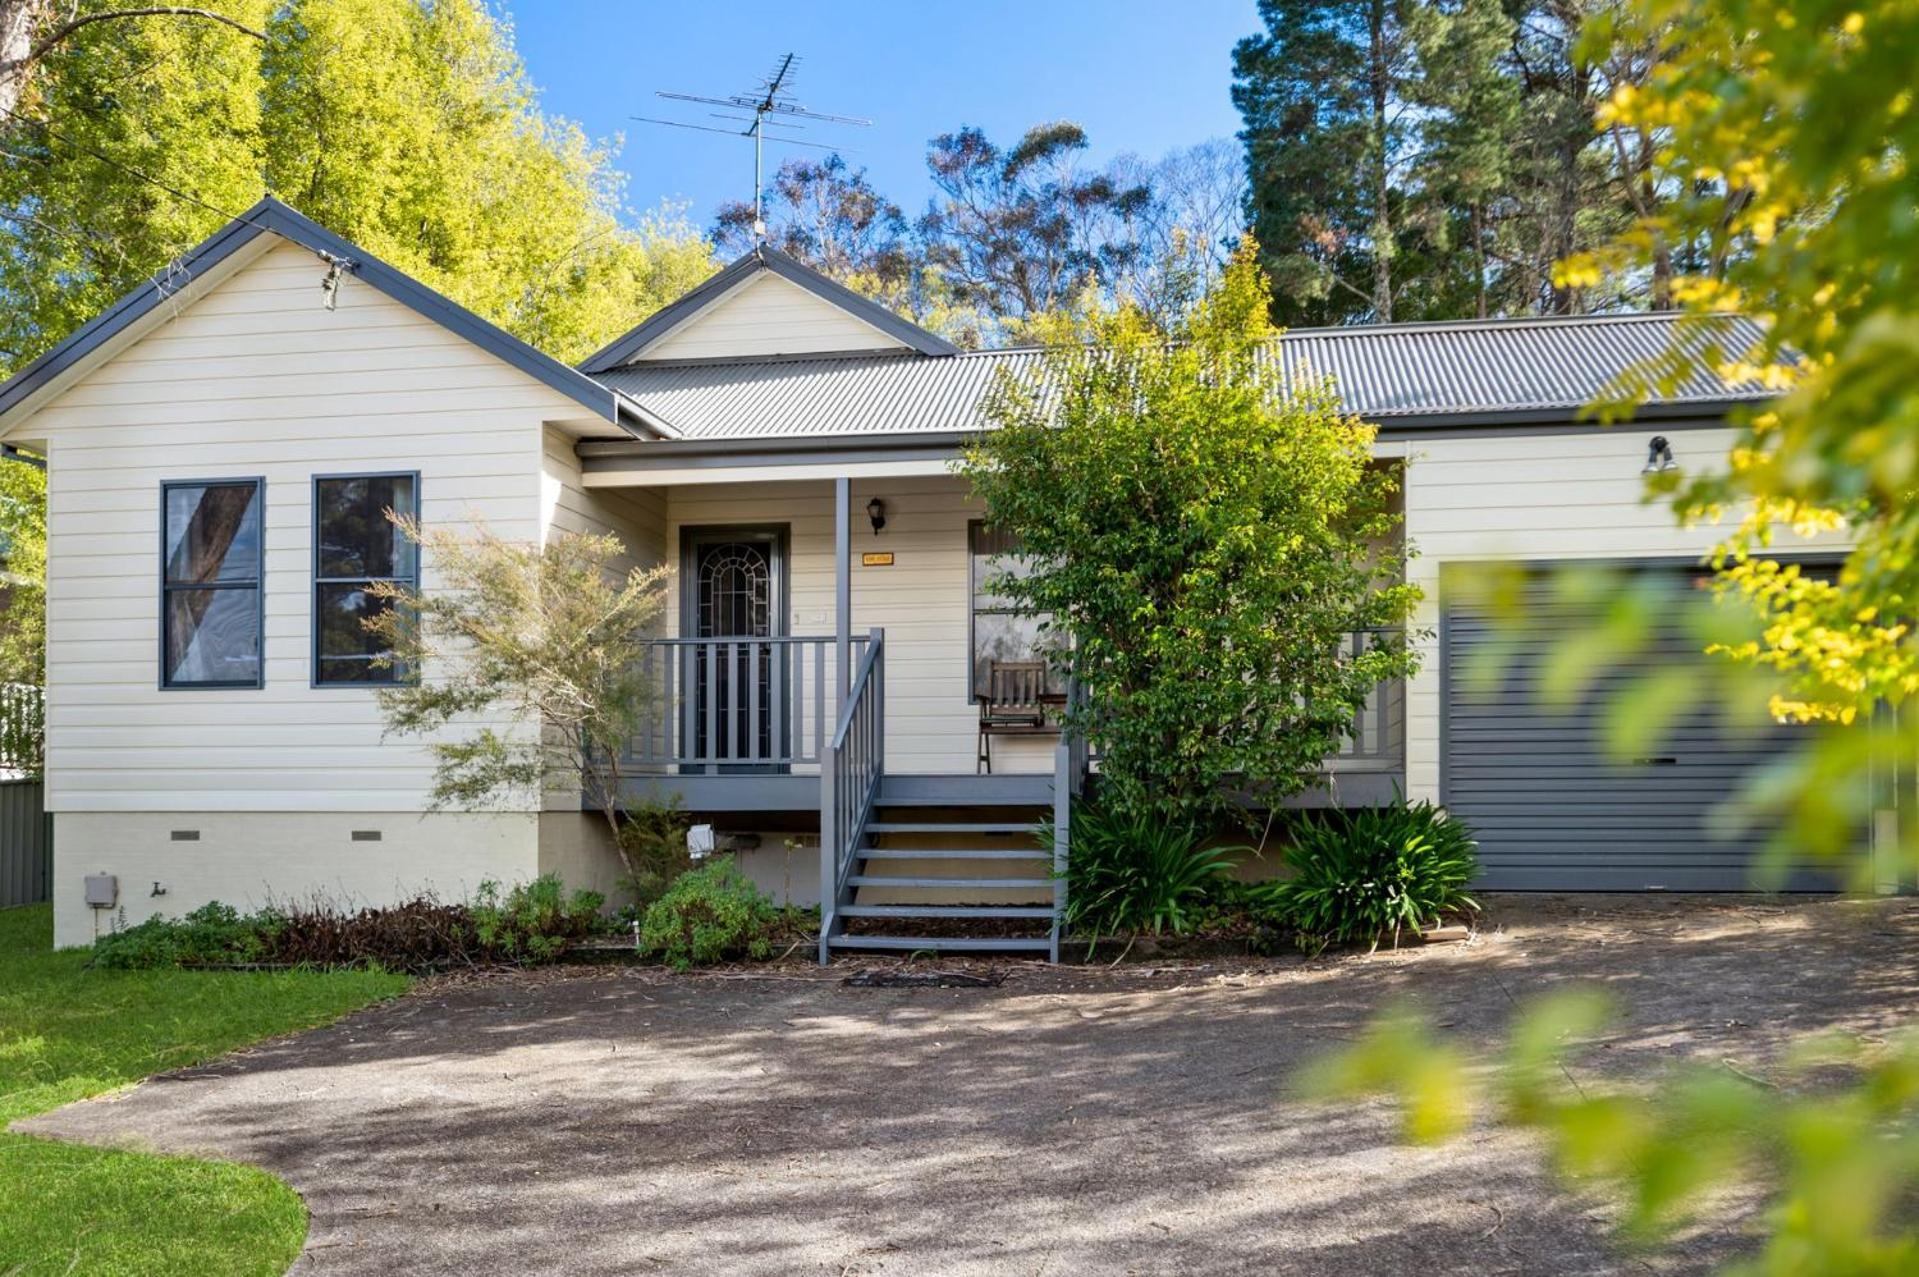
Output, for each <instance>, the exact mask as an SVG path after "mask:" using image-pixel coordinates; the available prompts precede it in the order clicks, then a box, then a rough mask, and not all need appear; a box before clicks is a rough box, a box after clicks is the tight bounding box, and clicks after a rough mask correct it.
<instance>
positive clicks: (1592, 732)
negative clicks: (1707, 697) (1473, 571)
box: [1441, 565, 1831, 891]
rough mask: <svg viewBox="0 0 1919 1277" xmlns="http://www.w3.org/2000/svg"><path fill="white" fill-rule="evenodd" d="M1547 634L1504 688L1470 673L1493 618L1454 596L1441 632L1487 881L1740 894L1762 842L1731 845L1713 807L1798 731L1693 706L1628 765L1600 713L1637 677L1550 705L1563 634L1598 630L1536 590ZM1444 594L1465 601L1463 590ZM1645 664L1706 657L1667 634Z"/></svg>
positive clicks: (1460, 768) (1450, 777)
mask: <svg viewBox="0 0 1919 1277" xmlns="http://www.w3.org/2000/svg"><path fill="white" fill-rule="evenodd" d="M1635 570H1637V571H1641V572H1651V573H1655V574H1657V576H1658V578H1659V579H1661V580H1663V581H1670V582H1671V584H1672V587H1673V589H1674V591H1675V594H1676V595H1677V594H1678V593H1679V592H1682V591H1685V592H1689V586H1690V584H1691V581H1692V577H1693V573H1692V571H1691V570H1689V569H1685V568H1676V567H1673V566H1671V565H1659V566H1653V565H1641V566H1639V567H1637V568H1636V569H1635ZM1528 590H1529V603H1530V604H1531V606H1532V609H1533V615H1534V616H1535V617H1537V618H1539V619H1540V620H1541V625H1540V627H1539V628H1540V629H1541V631H1542V632H1541V633H1539V634H1536V635H1533V636H1530V637H1529V638H1528V639H1527V640H1525V642H1524V643H1523V644H1522V645H1521V646H1520V648H1519V649H1518V650H1517V651H1516V652H1514V653H1513V654H1512V655H1511V658H1510V659H1509V660H1507V661H1506V662H1505V664H1504V667H1503V686H1501V687H1499V688H1498V689H1497V690H1495V691H1487V690H1486V689H1483V688H1479V687H1474V686H1469V682H1470V680H1468V679H1466V678H1464V677H1459V676H1457V675H1458V672H1459V671H1460V670H1461V669H1462V668H1467V667H1468V663H1469V662H1471V661H1472V660H1473V659H1474V655H1475V653H1476V652H1478V651H1481V650H1483V649H1484V648H1485V646H1486V645H1487V644H1489V643H1491V642H1492V641H1493V639H1492V634H1493V624H1494V623H1493V621H1492V619H1491V618H1490V617H1488V616H1487V615H1486V614H1485V612H1484V611H1483V610H1479V609H1475V608H1474V607H1472V606H1469V605H1465V604H1462V603H1460V602H1458V601H1457V599H1456V598H1446V599H1443V600H1442V601H1443V602H1444V603H1445V605H1446V613H1445V620H1444V623H1443V625H1442V632H1441V660H1442V661H1443V662H1445V663H1446V677H1445V679H1444V684H1445V691H1444V700H1445V704H1444V710H1445V718H1444V720H1443V721H1444V728H1443V732H1442V736H1443V742H1442V748H1443V749H1444V760H1443V762H1442V775H1443V784H1442V788H1443V791H1444V796H1445V801H1446V805H1447V807H1448V808H1449V809H1450V810H1451V811H1452V812H1454V813H1455V814H1457V815H1458V816H1460V817H1461V818H1463V819H1464V820H1466V821H1468V822H1469V823H1471V825H1472V826H1473V828H1474V829H1475V830H1476V831H1477V833H1478V836H1479V846H1480V861H1481V866H1482V870H1483V874H1484V877H1483V879H1482V881H1481V884H1480V885H1481V886H1484V887H1487V888H1493V889H1503V890H1513V891H1642V890H1649V889H1664V890H1669V891H1740V890H1748V889H1750V888H1751V886H1752V883H1751V878H1750V874H1749V869H1750V866H1751V863H1752V860H1753V858H1754V855H1755V854H1756V852H1757V851H1758V850H1759V849H1760V847H1761V845H1762V844H1763V842H1764V835H1763V834H1758V835H1754V836H1751V837H1748V838H1746V839H1744V840H1742V841H1727V840H1725V839H1723V838H1721V837H1719V836H1717V835H1716V834H1715V832H1714V830H1713V829H1712V827H1711V824H1712V817H1711V813H1712V811H1713V808H1714V807H1715V806H1717V805H1718V804H1719V803H1720V802H1721V801H1722V800H1723V799H1724V798H1725V797H1726V796H1727V795H1728V794H1729V793H1731V792H1733V791H1734V790H1735V789H1736V788H1737V787H1738V786H1739V784H1740V782H1741V780H1742V779H1743V778H1744V777H1746V776H1747V775H1748V774H1749V773H1750V772H1751V770H1752V768H1754V767H1755V766H1758V765H1760V764H1762V763H1764V762H1765V761H1766V760H1767V759H1768V758H1771V757H1773V756H1775V755H1777V754H1778V753H1779V752H1780V751H1781V750H1782V749H1784V748H1787V747H1789V746H1790V744H1791V742H1792V740H1793V729H1791V728H1789V727H1777V726H1775V727H1771V728H1765V727H1761V728H1758V729H1754V730H1751V731H1747V732H1743V733H1732V732H1729V731H1728V730H1727V729H1726V728H1725V726H1724V725H1723V724H1721V723H1720V722H1718V721H1717V719H1716V716H1714V715H1712V714H1710V713H1708V712H1705V711H1703V710H1701V711H1695V712H1693V713H1691V714H1689V715H1688V716H1686V717H1685V718H1684V719H1682V720H1681V722H1680V723H1679V724H1678V726H1677V728H1676V730H1674V731H1673V732H1672V733H1671V734H1670V735H1669V736H1668V737H1667V738H1666V739H1665V740H1663V741H1662V742H1661V743H1660V744H1658V745H1657V746H1656V747H1655V748H1656V751H1657V752H1656V753H1654V754H1652V755H1650V756H1648V757H1645V758H1642V759H1635V760H1631V761H1626V762H1620V761H1615V760H1613V759H1611V758H1609V757H1608V756H1607V754H1606V751H1605V750H1604V748H1603V744H1602V740H1601V728H1600V711H1601V707H1602V706H1603V704H1604V703H1605V700H1606V699H1607V694H1608V693H1609V692H1612V691H1616V690H1617V689H1618V688H1619V687H1620V686H1621V685H1622V684H1623V683H1624V682H1626V681H1628V680H1629V679H1630V677H1631V676H1630V675H1628V674H1625V673H1621V674H1618V675H1613V676H1609V677H1607V678H1606V679H1603V680H1601V681H1600V682H1599V683H1598V684H1597V685H1596V686H1595V688H1594V690H1593V692H1592V693H1591V694H1590V695H1589V696H1588V698H1587V700H1586V702H1585V704H1583V705H1582V706H1580V707H1578V708H1576V709H1573V710H1571V711H1570V712H1565V713H1562V712H1558V711H1556V710H1553V709H1549V708H1547V707H1545V706H1544V705H1542V704H1541V703H1540V701H1539V698H1538V696H1537V695H1536V693H1537V690H1538V683H1539V677H1538V676H1539V662H1540V658H1541V655H1542V653H1544V652H1545V651H1547V650H1549V649H1550V648H1551V647H1552V645H1553V643H1554V642H1555V637H1556V636H1557V635H1560V634H1572V633H1575V632H1578V631H1581V630H1584V629H1585V628H1587V627H1589V626H1590V625H1591V624H1592V623H1593V618H1592V615H1591V614H1590V613H1586V614H1580V613H1578V612H1576V611H1570V610H1566V609H1563V608H1560V609H1554V608H1552V607H1550V606H1548V602H1547V595H1546V592H1545V587H1544V586H1543V584H1541V583H1539V582H1537V581H1535V582H1534V583H1533V584H1531V585H1530V586H1529V587H1528ZM1442 592H1443V593H1448V594H1451V595H1457V594H1458V593H1459V592H1458V591H1457V590H1454V591H1450V592H1447V591H1444V586H1443V583H1442ZM1646 659H1647V660H1649V661H1657V662H1661V663H1674V662H1678V663H1687V662H1703V661H1705V660H1707V659H1708V658H1707V657H1705V656H1704V655H1702V654H1701V653H1700V652H1699V650H1698V646H1697V644H1696V643H1695V642H1693V641H1691V640H1689V639H1688V638H1687V637H1686V636H1685V635H1683V634H1682V633H1681V632H1679V630H1678V628H1677V627H1676V626H1675V627H1668V628H1665V629H1662V630H1661V631H1660V632H1659V633H1657V634H1655V635H1654V636H1653V641H1652V644H1651V650H1650V651H1649V652H1648V653H1647V656H1646ZM1830 885H1831V883H1830V881H1829V880H1827V879H1826V878H1825V877H1824V876H1822V875H1818V874H1809V873H1805V872H1795V873H1794V874H1793V875H1792V876H1791V878H1790V879H1789V881H1788V886H1790V887H1792V888H1795V889H1821V888H1828V887H1830Z"/></svg>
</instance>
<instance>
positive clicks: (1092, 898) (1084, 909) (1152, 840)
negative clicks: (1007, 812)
mask: <svg viewBox="0 0 1919 1277" xmlns="http://www.w3.org/2000/svg"><path fill="white" fill-rule="evenodd" d="M1070 850H1071V854H1070V855H1069V856H1068V857H1067V861H1066V916H1065V923H1066V925H1067V927H1069V928H1070V929H1071V930H1073V931H1074V932H1076V933H1079V934H1083V935H1085V936H1086V938H1087V941H1088V946H1087V953H1088V954H1091V952H1092V946H1093V945H1096V944H1098V943H1099V941H1100V939H1101V937H1103V936H1117V935H1125V936H1129V937H1132V938H1137V937H1139V936H1140V935H1142V934H1145V933H1151V934H1153V935H1163V934H1166V933H1171V934H1173V935H1185V934H1186V933H1188V932H1189V931H1191V930H1193V928H1194V926H1195V925H1196V924H1197V923H1198V922H1199V921H1200V919H1201V918H1203V917H1204V916H1206V913H1207V911H1208V909H1209V907H1210V902H1211V900H1212V897H1213V894H1214V892H1215V890H1216V889H1217V887H1218V885H1219V883H1220V882H1221V880H1222V879H1223V877H1224V875H1225V873H1226V871H1227V870H1228V869H1229V868H1230V867H1231V865H1232V862H1233V857H1234V856H1235V855H1237V854H1238V853H1239V852H1240V851H1243V850H1244V849H1243V848H1236V847H1209V846H1207V845H1206V840H1205V838H1204V837H1203V836H1202V835H1201V834H1200V832H1199V831H1198V830H1197V829H1195V828H1194V827H1193V826H1192V825H1189V824H1184V823H1181V822H1180V821H1178V820H1175V819H1171V818H1168V817H1166V816H1164V815H1152V814H1145V813H1137V812H1133V813H1128V812H1121V811H1114V810H1109V809H1106V808H1103V807H1101V806H1100V805H1098V804H1097V803H1085V804H1081V805H1079V806H1076V807H1075V808H1074V809H1073V828H1072V841H1071V844H1070Z"/></svg>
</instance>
